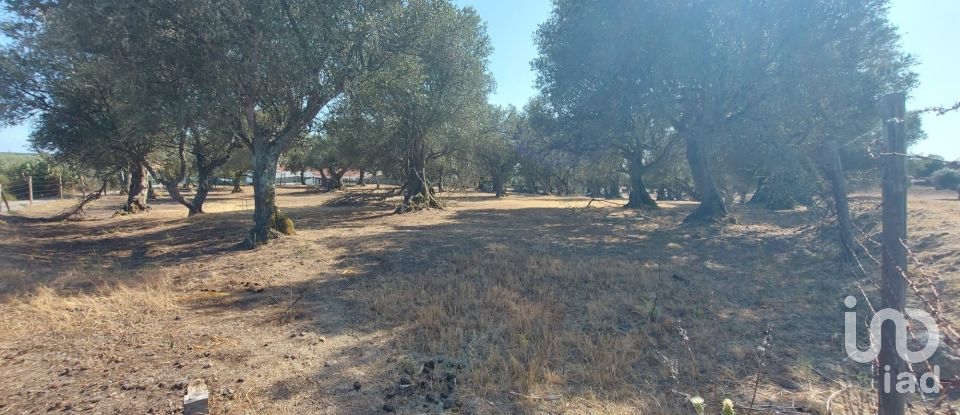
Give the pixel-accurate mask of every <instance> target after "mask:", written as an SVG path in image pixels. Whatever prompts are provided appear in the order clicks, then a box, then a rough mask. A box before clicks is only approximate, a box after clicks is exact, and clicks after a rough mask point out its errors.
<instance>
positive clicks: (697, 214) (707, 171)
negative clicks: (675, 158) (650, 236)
mask: <svg viewBox="0 0 960 415" xmlns="http://www.w3.org/2000/svg"><path fill="white" fill-rule="evenodd" d="M684 142H685V143H686V144H687V164H689V165H690V174H691V175H692V176H693V183H694V186H696V188H697V195H698V196H699V199H700V205H699V206H697V209H696V210H694V211H693V213H691V214H690V215H689V216H687V217H686V219H684V220H683V222H684V223H689V222H701V221H702V222H716V221H719V220H722V219H723V218H725V217H726V216H727V207H726V206H724V204H723V196H722V195H721V194H720V189H719V188H718V187H717V182H716V180H714V178H713V171H712V169H711V167H710V158H709V157H708V156H707V154H706V150H705V149H704V143H703V141H702V139H701V138H700V137H697V136H695V135H687V136H685V137H684Z"/></svg>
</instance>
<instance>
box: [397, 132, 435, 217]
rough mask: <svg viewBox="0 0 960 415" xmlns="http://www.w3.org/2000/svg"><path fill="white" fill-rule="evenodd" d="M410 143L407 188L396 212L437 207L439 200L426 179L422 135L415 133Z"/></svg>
mask: <svg viewBox="0 0 960 415" xmlns="http://www.w3.org/2000/svg"><path fill="white" fill-rule="evenodd" d="M410 144H411V146H410V149H409V153H408V156H407V184H406V186H407V188H406V192H405V193H404V195H403V204H402V205H400V206H399V207H398V208H397V213H404V212H410V211H413V210H418V209H424V208H439V207H441V206H440V201H438V200H437V199H436V198H435V197H434V196H433V192H432V191H431V189H430V182H429V181H427V169H426V167H427V148H426V140H425V138H424V137H423V136H422V135H417V136H415V137H414V138H413V139H412V140H411V141H410Z"/></svg>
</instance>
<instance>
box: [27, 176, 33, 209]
mask: <svg viewBox="0 0 960 415" xmlns="http://www.w3.org/2000/svg"><path fill="white" fill-rule="evenodd" d="M27 198H28V200H30V205H31V206H33V176H27Z"/></svg>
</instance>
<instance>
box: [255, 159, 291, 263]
mask: <svg viewBox="0 0 960 415" xmlns="http://www.w3.org/2000/svg"><path fill="white" fill-rule="evenodd" d="M279 160H280V146H276V145H274V146H266V148H258V149H254V151H253V206H254V207H253V227H252V228H250V231H249V232H248V233H247V238H246V240H245V241H244V244H245V245H246V246H248V247H257V246H260V245H262V244H264V243H266V242H267V241H269V240H270V239H273V238H275V237H276V236H277V233H276V231H277V230H280V231H281V232H282V233H292V232H293V229H292V223H289V224H288V223H287V222H289V219H287V218H286V217H285V216H283V215H282V214H281V213H280V212H279V210H278V209H277V164H278V163H279ZM287 225H289V226H290V227H289V229H288V228H287Z"/></svg>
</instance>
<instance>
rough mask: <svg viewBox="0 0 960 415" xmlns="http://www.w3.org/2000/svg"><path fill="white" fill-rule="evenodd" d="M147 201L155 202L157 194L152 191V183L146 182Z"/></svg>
mask: <svg viewBox="0 0 960 415" xmlns="http://www.w3.org/2000/svg"><path fill="white" fill-rule="evenodd" d="M147 200H148V201H150V200H157V192H155V191H153V182H152V181H150V180H147Z"/></svg>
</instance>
